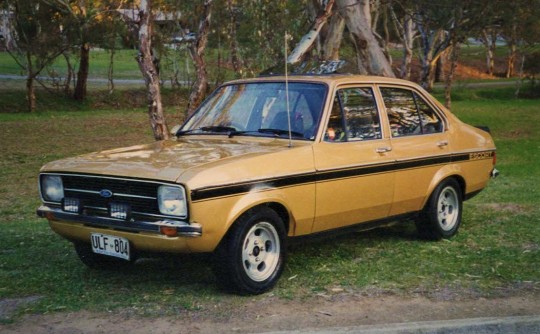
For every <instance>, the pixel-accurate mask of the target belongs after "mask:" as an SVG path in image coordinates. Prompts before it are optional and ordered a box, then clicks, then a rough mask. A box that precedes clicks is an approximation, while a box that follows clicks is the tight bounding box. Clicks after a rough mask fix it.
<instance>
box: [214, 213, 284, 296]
mask: <svg viewBox="0 0 540 334" xmlns="http://www.w3.org/2000/svg"><path fill="white" fill-rule="evenodd" d="M285 236H286V233H285V227H284V224H283V220H282V219H281V217H280V216H279V215H278V214H277V213H276V212H275V211H273V210H271V209H269V208H267V207H260V208H255V209H252V210H249V211H248V212H246V213H245V214H244V215H242V216H241V217H240V218H239V219H238V220H237V221H236V222H235V223H234V225H233V226H232V227H231V230H230V231H229V233H228V234H227V236H226V237H225V239H224V240H223V241H222V243H221V244H220V246H219V247H218V249H217V250H216V252H215V254H214V255H215V259H214V260H215V261H214V272H215V274H216V277H217V279H218V283H219V284H221V285H222V286H224V287H226V288H228V289H233V290H236V291H238V292H240V293H246V294H260V293H263V292H266V291H268V290H270V289H271V288H272V287H274V285H275V284H276V282H277V281H278V279H279V277H280V276H281V273H282V271H283V266H284V263H285Z"/></svg>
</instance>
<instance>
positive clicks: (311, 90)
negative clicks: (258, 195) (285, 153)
mask: <svg viewBox="0 0 540 334" xmlns="http://www.w3.org/2000/svg"><path fill="white" fill-rule="evenodd" d="M326 90H327V88H326V86H325V85H323V84H315V83H303V82H289V113H287V99H286V92H285V83H284V82H258V83H242V84H231V85H225V86H222V87H220V88H219V89H218V90H216V91H215V92H214V93H213V94H212V95H211V96H210V97H209V98H208V99H207V100H206V101H205V102H204V103H203V104H202V106H201V107H200V108H199V109H198V110H197V111H196V112H195V114H194V115H193V116H192V117H191V118H190V119H189V120H188V121H187V122H186V123H185V124H184V126H183V127H182V129H181V130H180V131H179V132H178V134H179V135H182V134H188V133H191V134H201V133H202V134H205V133H208V134H215V133H224V132H225V133H227V134H229V136H232V135H255V136H269V135H271V136H279V137H288V136H289V120H290V131H291V134H292V137H293V138H294V139H307V140H313V139H314V138H315V134H316V131H317V126H318V124H319V118H320V116H321V113H322V109H323V104H324V98H325V96H326ZM287 114H288V115H289V119H288V118H287Z"/></svg>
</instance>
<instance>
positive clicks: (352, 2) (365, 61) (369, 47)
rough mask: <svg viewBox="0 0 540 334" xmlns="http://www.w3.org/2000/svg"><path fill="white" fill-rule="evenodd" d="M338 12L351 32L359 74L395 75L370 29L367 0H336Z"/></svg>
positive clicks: (369, 13)
mask: <svg viewBox="0 0 540 334" xmlns="http://www.w3.org/2000/svg"><path fill="white" fill-rule="evenodd" d="M336 4H337V5H338V8H339V13H340V14H341V16H342V17H343V18H344V19H345V24H346V25H347V28H348V29H349V32H350V33H351V37H352V40H353V44H354V46H355V48H356V55H357V63H358V70H359V72H360V73H361V74H372V75H380V76H385V77H395V75H394V72H393V71H392V67H391V66H390V63H389V62H388V59H387V58H386V56H385V55H384V52H383V50H382V49H381V47H380V46H379V43H378V42H377V39H376V38H375V36H374V34H373V31H372V29H371V12H370V6H369V0H337V2H336Z"/></svg>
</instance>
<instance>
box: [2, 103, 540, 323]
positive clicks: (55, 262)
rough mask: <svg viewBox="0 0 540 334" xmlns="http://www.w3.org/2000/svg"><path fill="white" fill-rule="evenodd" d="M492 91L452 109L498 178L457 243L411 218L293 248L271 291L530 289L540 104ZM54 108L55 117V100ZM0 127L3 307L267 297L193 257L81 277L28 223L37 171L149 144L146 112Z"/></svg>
mask: <svg viewBox="0 0 540 334" xmlns="http://www.w3.org/2000/svg"><path fill="white" fill-rule="evenodd" d="M498 96H503V97H504V94H502V95H497V94H495V95H494V96H493V95H492V96H491V97H489V98H487V97H484V96H483V95H482V94H479V95H476V96H475V97H474V98H473V97H471V96H464V97H463V98H462V99H458V100H457V101H455V102H454V104H453V107H454V111H455V113H456V114H457V115H458V116H459V117H460V118H461V119H463V120H464V121H467V122H469V123H471V124H483V125H488V126H489V127H490V128H491V129H492V132H493V136H494V138H495V140H496V144H497V147H498V153H497V155H498V168H499V169H500V170H501V173H502V174H501V176H500V177H499V178H498V179H496V180H494V181H493V182H491V183H490V185H489V187H488V188H487V189H486V190H485V191H484V192H482V193H481V194H480V195H478V196H477V197H475V198H474V199H472V200H470V201H468V202H466V204H465V211H464V217H463V225H462V228H461V230H460V233H459V234H458V235H457V236H456V237H455V238H453V239H452V240H450V241H443V242H425V241H421V240H419V239H417V236H416V234H415V231H414V227H413V225H412V224H410V223H409V224H404V225H400V226H395V227H391V228H386V229H379V230H374V231H371V232H364V233H352V234H349V235H345V236H341V237H334V238H331V239H326V240H322V241H318V242H315V243H313V242H310V243H305V244H295V245H293V246H292V247H291V249H290V256H289V261H288V264H287V267H286V269H285V272H284V274H283V278H282V279H281V281H280V282H279V284H278V286H277V287H276V288H275V289H274V290H273V291H272V292H271V293H270V294H271V295H274V296H276V297H277V298H295V299H308V298H310V297H311V296H313V295H317V294H319V295H332V294H336V293H354V294H365V295H371V294H379V293H392V294H404V295H413V294H422V295H427V296H433V297H437V296H442V298H461V297H463V298H467V297H476V296H484V297H489V296H494V295H497V296H501V295H506V294H521V293H537V291H538V289H540V274H539V272H538V268H540V227H539V226H538V221H540V209H539V208H538V203H540V194H539V192H538V189H539V186H538V180H539V179H540V167H539V165H538V163H537V162H538V161H540V157H539V147H538V143H539V142H540V125H539V124H540V112H539V110H540V100H508V99H506V97H504V98H498ZM68 109H69V108H68ZM57 110H63V109H62V105H58V106H57ZM173 114H174V115H176V114H175V112H174V111H171V114H170V116H171V117H172V116H173ZM173 123H174V121H173ZM0 126H1V127H2V131H0V145H1V147H2V155H1V156H0V226H1V227H2V233H1V234H0V245H2V247H1V248H0V282H2V284H0V300H3V299H8V298H23V297H33V296H35V297H37V298H38V299H37V301H36V302H35V303H32V304H29V305H26V306H25V307H23V308H21V309H20V312H21V313H32V312H39V313H43V312H52V311H71V310H81V309H83V310H97V311H108V310H118V309H122V310H124V311H125V312H128V313H130V314H150V315H161V314H173V315H174V314H177V313H181V312H185V311H186V310H192V311H197V312H226V311H227V309H226V308H228V307H229V308H230V307H238V308H241V307H242V306H243V305H245V304H246V303H248V302H251V301H253V300H254V299H257V298H266V297H268V294H267V295H263V296H259V297H238V296H231V295H228V294H225V293H223V292H221V291H219V290H218V289H217V288H216V284H215V280H216V278H215V277H214V276H213V274H212V273H211V271H210V270H209V267H208V265H206V264H205V262H204V261H201V259H202V260H204V258H200V257H195V256H187V257H179V258H167V259H159V260H149V261H144V262H142V263H137V264H136V265H135V266H134V267H133V268H131V269H129V270H126V271H123V272H100V271H94V270H89V269H87V268H86V267H85V266H84V265H83V264H82V263H80V262H79V260H78V258H77V256H76V254H75V252H74V251H73V249H72V246H71V244H70V243H69V242H67V241H65V240H63V239H62V238H60V237H59V236H57V235H56V234H54V233H53V232H52V231H51V230H50V229H49V227H48V225H47V223H46V221H45V220H42V219H38V218H37V217H36V216H35V209H36V208H37V207H38V206H39V198H38V194H37V174H38V171H39V168H40V166H42V165H43V164H44V163H46V162H48V161H51V160H55V159H59V158H62V157H67V156H72V155H76V154H81V153H85V152H90V151H94V150H101V149H105V148H112V147H118V146H126V145H134V144H139V143H144V142H151V141H152V136H151V132H150V127H149V126H148V120H147V115H146V113H145V111H144V110H143V109H140V108H130V109H125V108H122V109H117V108H109V109H103V110H91V109H90V110H88V109H87V110H83V111H76V110H70V111H56V112H42V113H36V114H7V113H0ZM7 320H8V319H3V321H7Z"/></svg>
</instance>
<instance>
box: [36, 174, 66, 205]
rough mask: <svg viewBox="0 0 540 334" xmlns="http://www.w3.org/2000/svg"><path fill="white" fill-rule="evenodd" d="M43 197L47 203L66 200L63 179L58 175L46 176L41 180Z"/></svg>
mask: <svg viewBox="0 0 540 334" xmlns="http://www.w3.org/2000/svg"><path fill="white" fill-rule="evenodd" d="M41 195H42V196H43V199H44V200H46V201H51V202H60V201H62V198H64V186H63V184H62V178H61V177H60V176H57V175H44V176H43V178H42V179H41Z"/></svg>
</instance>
